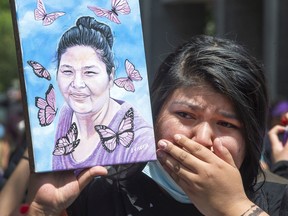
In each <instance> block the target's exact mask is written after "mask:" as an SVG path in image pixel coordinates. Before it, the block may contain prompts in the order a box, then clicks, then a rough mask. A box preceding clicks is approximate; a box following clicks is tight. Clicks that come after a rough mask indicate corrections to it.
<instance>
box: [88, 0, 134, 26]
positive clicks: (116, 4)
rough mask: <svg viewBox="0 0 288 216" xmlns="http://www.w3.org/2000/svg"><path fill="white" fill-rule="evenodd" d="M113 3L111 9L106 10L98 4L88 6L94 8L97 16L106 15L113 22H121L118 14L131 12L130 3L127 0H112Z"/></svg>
mask: <svg viewBox="0 0 288 216" xmlns="http://www.w3.org/2000/svg"><path fill="white" fill-rule="evenodd" d="M111 5H112V9H111V10H106V9H103V8H100V7H97V6H88V8H89V9H90V10H92V11H93V12H94V13H95V14H96V16H99V17H106V18H108V19H109V20H111V21H112V22H115V23H117V24H120V23H121V22H120V20H119V19H118V15H119V14H123V15H126V14H129V13H130V11H131V9H130V7H129V4H128V2H127V0H112V2H111Z"/></svg>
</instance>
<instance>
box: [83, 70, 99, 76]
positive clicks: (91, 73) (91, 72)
mask: <svg viewBox="0 0 288 216" xmlns="http://www.w3.org/2000/svg"><path fill="white" fill-rule="evenodd" d="M95 74H97V72H95V71H85V75H87V76H93V75H95Z"/></svg>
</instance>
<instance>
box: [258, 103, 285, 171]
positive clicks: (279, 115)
mask: <svg viewBox="0 0 288 216" xmlns="http://www.w3.org/2000/svg"><path fill="white" fill-rule="evenodd" d="M287 112H288V100H287V99H279V100H277V101H276V102H274V103H273V104H272V105H271V108H270V111H269V115H268V124H267V134H266V136H265V139H264V148H263V153H262V158H261V164H262V166H263V168H264V169H267V170H270V169H271V168H272V165H273V163H275V159H273V155H272V150H271V138H270V136H269V131H270V130H271V129H272V128H273V127H274V126H276V125H282V126H285V124H286V123H284V122H283V120H284V121H285V119H286V117H285V114H286V113H287ZM283 123H284V124H283ZM283 132H284V131H283V130H280V131H278V132H277V134H278V138H279V140H282V139H283V134H284V133H283ZM274 133H275V129H274V130H273V131H272V134H274Z"/></svg>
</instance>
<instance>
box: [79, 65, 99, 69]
mask: <svg viewBox="0 0 288 216" xmlns="http://www.w3.org/2000/svg"><path fill="white" fill-rule="evenodd" d="M90 68H97V66H96V65H88V66H84V67H82V69H90Z"/></svg>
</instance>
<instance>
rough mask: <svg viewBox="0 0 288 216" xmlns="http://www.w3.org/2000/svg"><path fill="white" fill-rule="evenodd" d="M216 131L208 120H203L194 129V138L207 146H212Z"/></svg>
mask: <svg viewBox="0 0 288 216" xmlns="http://www.w3.org/2000/svg"><path fill="white" fill-rule="evenodd" d="M213 137H214V132H213V128H212V127H211V125H210V124H209V123H208V122H201V123H199V124H198V125H196V126H195V127H194V128H193V129H192V140H194V141H196V142H198V143H199V144H202V145H204V146H206V147H212V145H213Z"/></svg>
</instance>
